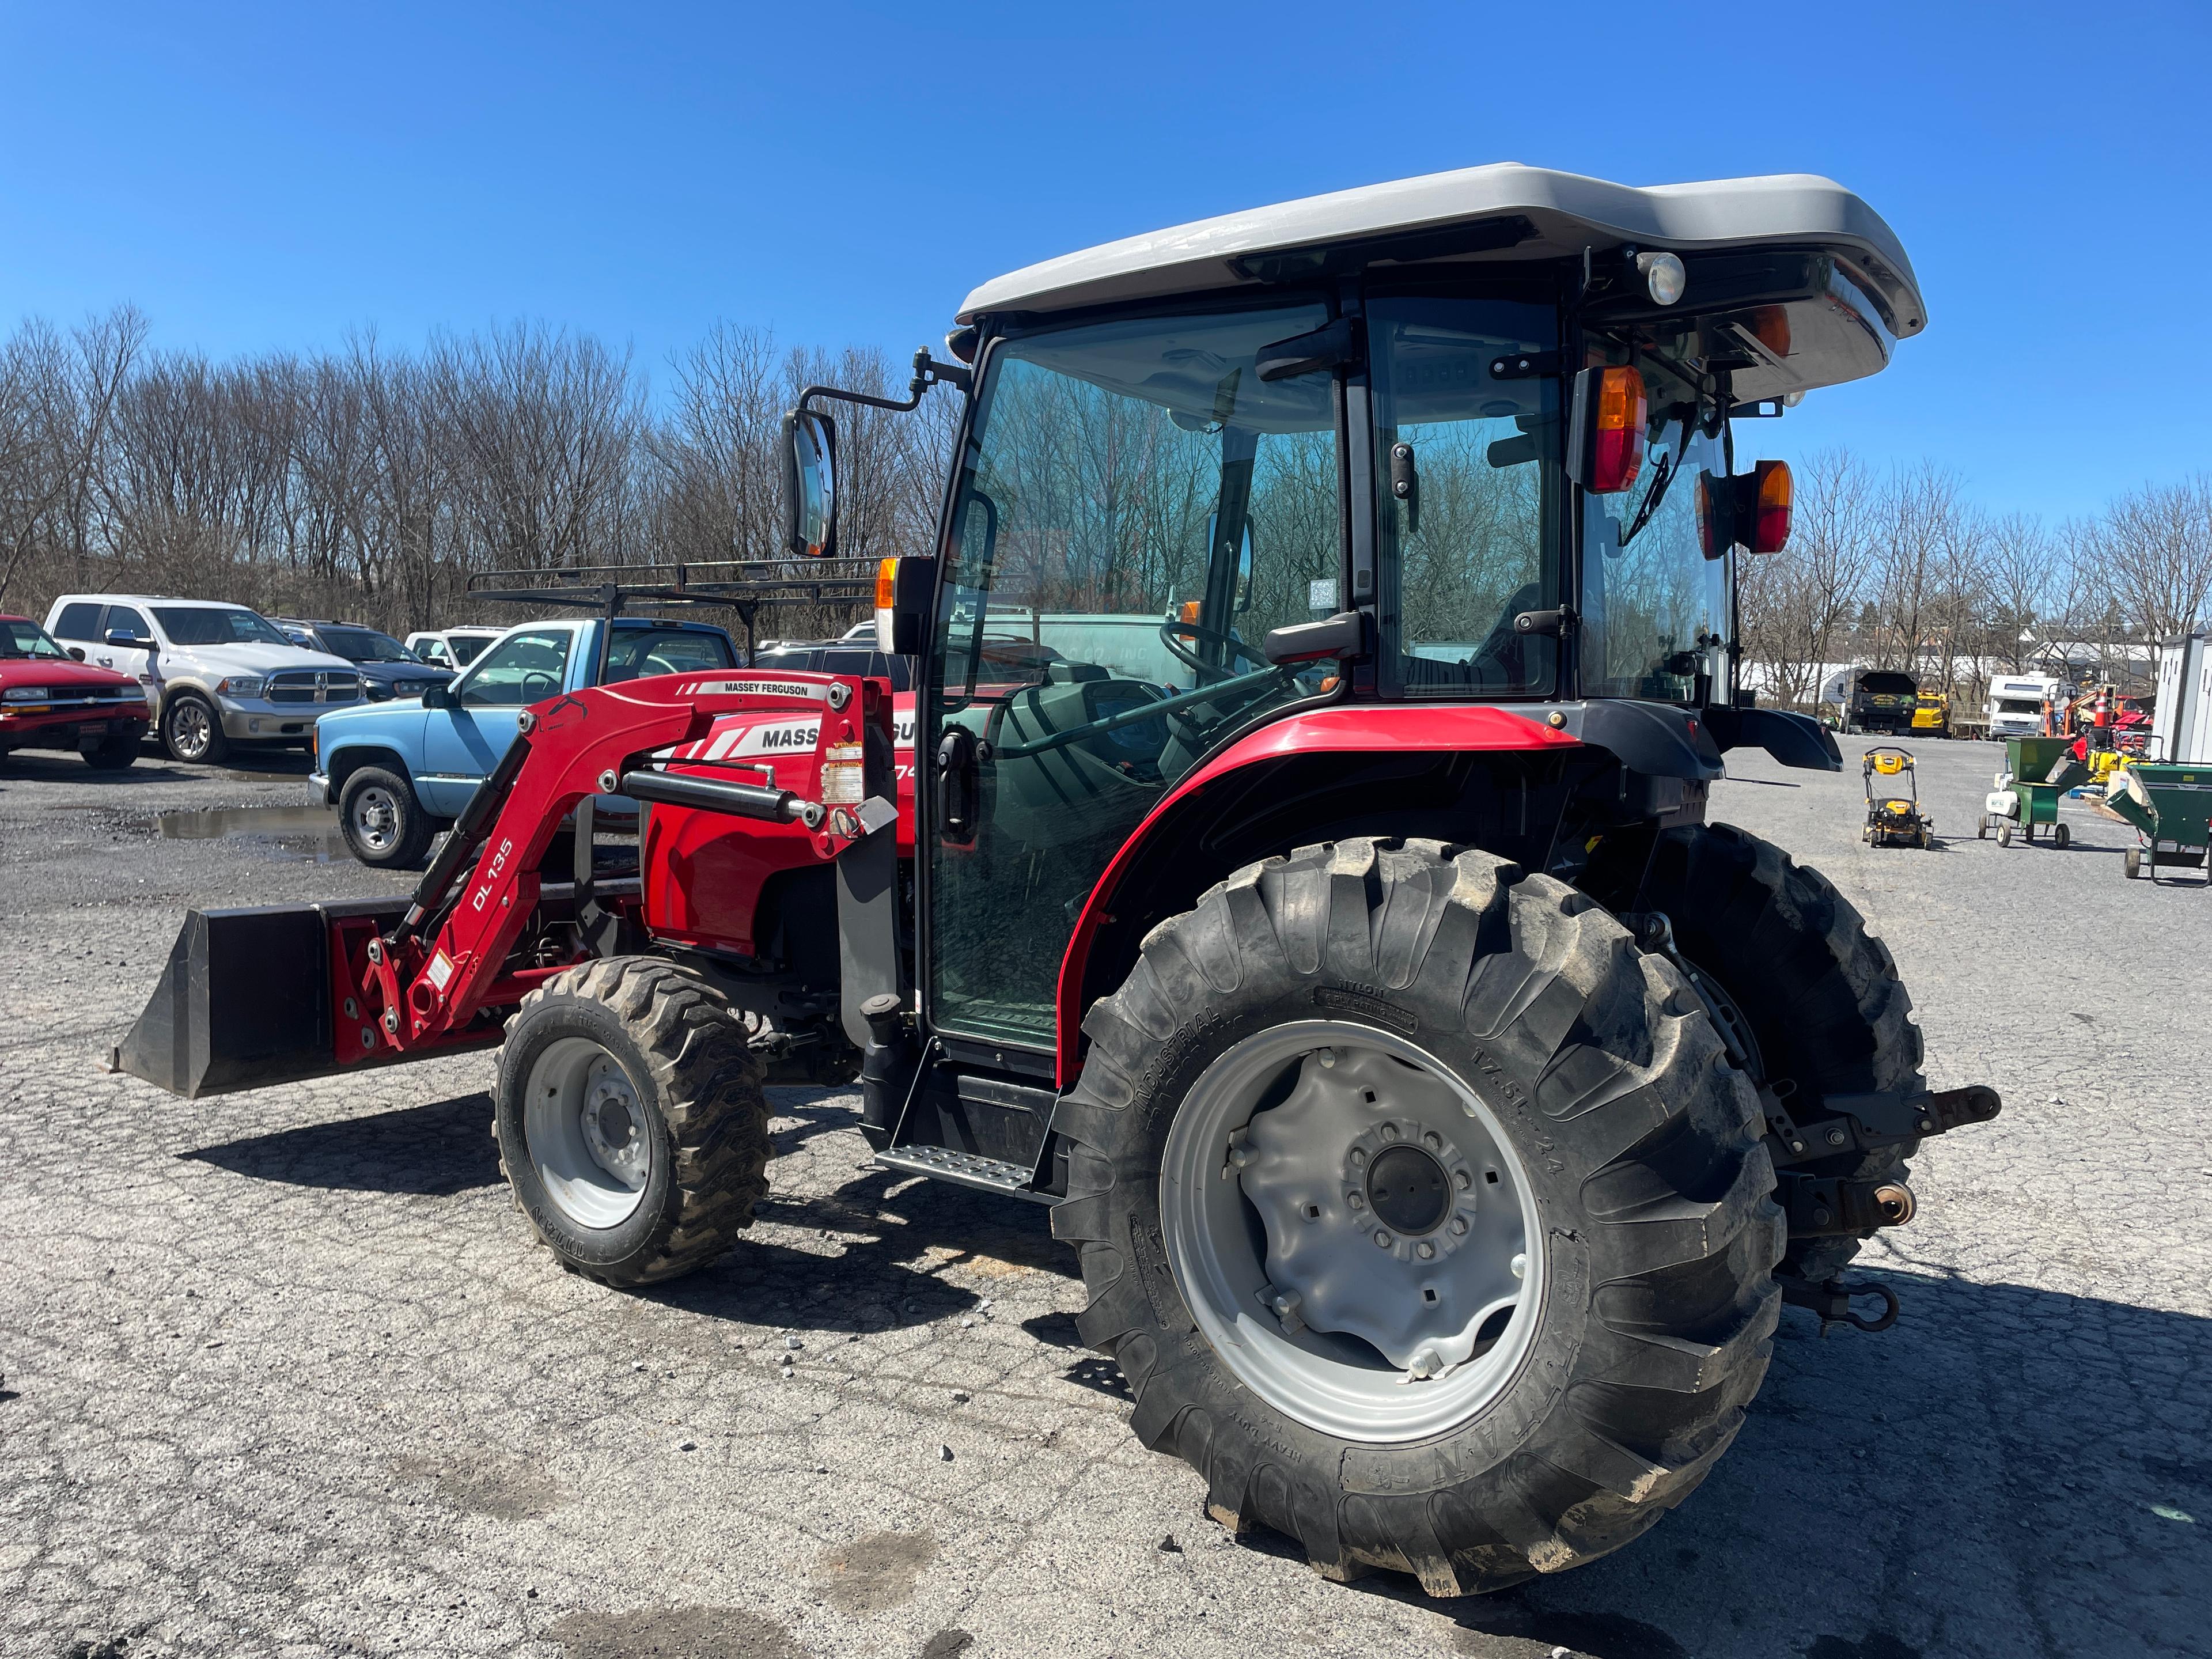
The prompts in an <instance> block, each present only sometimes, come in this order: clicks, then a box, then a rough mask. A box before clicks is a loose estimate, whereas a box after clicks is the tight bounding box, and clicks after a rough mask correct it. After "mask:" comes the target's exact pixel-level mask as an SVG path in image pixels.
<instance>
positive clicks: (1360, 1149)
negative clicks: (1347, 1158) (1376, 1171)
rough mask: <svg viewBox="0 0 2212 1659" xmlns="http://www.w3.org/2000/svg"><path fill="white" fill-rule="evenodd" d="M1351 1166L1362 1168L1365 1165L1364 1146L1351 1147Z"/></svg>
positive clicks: (1365, 1150)
mask: <svg viewBox="0 0 2212 1659" xmlns="http://www.w3.org/2000/svg"><path fill="white" fill-rule="evenodd" d="M1366 1167H1367V1149H1366V1148H1365V1147H1364V1146H1354V1147H1353V1148H1352V1168H1353V1169H1355V1170H1362V1169H1364V1168H1366Z"/></svg>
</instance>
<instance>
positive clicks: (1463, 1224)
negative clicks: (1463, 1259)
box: [1451, 1215, 1467, 1238]
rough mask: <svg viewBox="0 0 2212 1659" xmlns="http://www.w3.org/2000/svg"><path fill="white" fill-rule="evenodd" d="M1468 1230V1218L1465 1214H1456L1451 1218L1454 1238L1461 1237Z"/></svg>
mask: <svg viewBox="0 0 2212 1659" xmlns="http://www.w3.org/2000/svg"><path fill="white" fill-rule="evenodd" d="M1466 1231H1467V1218H1466V1217H1465V1216H1463V1215H1455V1216H1454V1217H1453V1218H1451V1232H1452V1237H1454V1238H1457V1237H1461V1236H1462V1234H1464V1233H1465V1232H1466Z"/></svg>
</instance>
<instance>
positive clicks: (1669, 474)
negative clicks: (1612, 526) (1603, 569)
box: [1614, 449, 1676, 547]
mask: <svg viewBox="0 0 2212 1659" xmlns="http://www.w3.org/2000/svg"><path fill="white" fill-rule="evenodd" d="M1675 471H1676V468H1675V465H1674V451H1673V450H1671V449H1670V450H1668V452H1667V453H1665V454H1663V455H1662V456H1661V457H1660V458H1659V465H1658V467H1657V469H1656V476H1655V477H1653V478H1652V480H1651V489H1650V493H1649V494H1648V495H1645V496H1644V505H1643V506H1641V507H1638V508H1637V509H1636V520H1635V522H1634V523H1632V524H1631V525H1630V526H1628V528H1627V529H1626V530H1624V531H1622V532H1620V541H1619V542H1617V543H1615V544H1614V545H1615V546H1617V547H1626V546H1627V545H1628V544H1629V543H1631V542H1632V541H1634V540H1635V539H1636V538H1638V536H1640V535H1642V534H1643V533H1644V526H1646V525H1648V524H1650V522H1651V515H1652V514H1653V513H1656V512H1657V511H1658V510H1659V503H1660V502H1662V501H1664V500H1666V499H1667V487H1668V485H1669V484H1671V483H1674V473H1675Z"/></svg>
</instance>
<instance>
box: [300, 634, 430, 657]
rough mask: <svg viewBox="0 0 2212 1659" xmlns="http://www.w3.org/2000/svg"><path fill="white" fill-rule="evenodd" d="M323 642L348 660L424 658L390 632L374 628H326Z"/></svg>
mask: <svg viewBox="0 0 2212 1659" xmlns="http://www.w3.org/2000/svg"><path fill="white" fill-rule="evenodd" d="M323 643H324V644H325V646H327V647H329V648H330V649H331V652H333V653H335V654H337V655H338V656H341V657H343V658H344V659H346V660H347V661H348V662H410V663H419V662H421V661H422V658H420V657H418V656H416V654H415V653H413V652H412V651H410V650H409V649H408V648H407V647H405V646H404V645H402V644H400V643H399V641H397V640H395V639H393V638H392V636H391V635H389V634H380V633H378V632H377V631H376V630H375V629H373V628H325V629H323Z"/></svg>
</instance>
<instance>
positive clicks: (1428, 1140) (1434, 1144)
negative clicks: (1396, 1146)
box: [1421, 1129, 1444, 1152]
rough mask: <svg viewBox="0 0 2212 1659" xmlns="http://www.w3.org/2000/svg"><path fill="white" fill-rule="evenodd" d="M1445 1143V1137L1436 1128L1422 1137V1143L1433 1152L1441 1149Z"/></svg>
mask: <svg viewBox="0 0 2212 1659" xmlns="http://www.w3.org/2000/svg"><path fill="white" fill-rule="evenodd" d="M1443 1144H1444V1138H1443V1136H1442V1135H1440V1134H1438V1133H1437V1132H1436V1131H1435V1130H1434V1129H1431V1130H1430V1131H1429V1132H1428V1133H1426V1134H1425V1135H1423V1136H1422V1137H1421V1145H1422V1146H1425V1147H1427V1148H1428V1149H1429V1150H1430V1151H1431V1152H1437V1151H1438V1150H1440V1149H1441V1148H1442V1147H1443Z"/></svg>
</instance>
